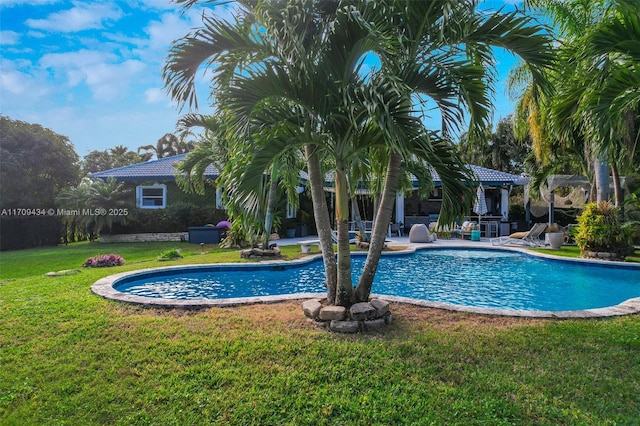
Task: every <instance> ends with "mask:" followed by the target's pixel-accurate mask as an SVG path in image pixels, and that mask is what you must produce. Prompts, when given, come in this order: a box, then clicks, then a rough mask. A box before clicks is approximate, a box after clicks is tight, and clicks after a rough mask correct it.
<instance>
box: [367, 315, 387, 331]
mask: <svg viewBox="0 0 640 426" xmlns="http://www.w3.org/2000/svg"><path fill="white" fill-rule="evenodd" d="M385 325H387V323H386V322H385V320H384V318H376V319H371V320H366V321H364V329H365V330H367V331H372V330H378V329H380V328H382V327H384V326H385Z"/></svg>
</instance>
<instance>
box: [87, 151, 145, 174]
mask: <svg viewBox="0 0 640 426" xmlns="http://www.w3.org/2000/svg"><path fill="white" fill-rule="evenodd" d="M151 156H152V155H151V154H143V155H140V154H138V153H136V152H134V151H129V148H127V147H126V146H123V145H118V146H116V147H115V148H109V149H105V150H104V151H98V150H93V151H91V152H89V153H88V154H87V155H85V157H84V159H83V161H82V170H83V171H84V173H85V174H88V173H96V172H102V171H105V170H109V169H115V168H116V167H123V166H129V165H132V164H138V163H143V162H145V161H148V160H150V159H151Z"/></svg>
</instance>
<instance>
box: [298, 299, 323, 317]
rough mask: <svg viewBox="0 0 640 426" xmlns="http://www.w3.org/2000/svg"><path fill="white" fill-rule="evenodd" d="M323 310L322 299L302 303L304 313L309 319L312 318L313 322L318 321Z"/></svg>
mask: <svg viewBox="0 0 640 426" xmlns="http://www.w3.org/2000/svg"><path fill="white" fill-rule="evenodd" d="M321 309H322V304H321V303H320V299H311V300H307V301H305V302H304V303H302V311H303V312H304V314H305V315H306V316H307V318H311V319H313V320H317V319H318V317H319V316H320V310H321Z"/></svg>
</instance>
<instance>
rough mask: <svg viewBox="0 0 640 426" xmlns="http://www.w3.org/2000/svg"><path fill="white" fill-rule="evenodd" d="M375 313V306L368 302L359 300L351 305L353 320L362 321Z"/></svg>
mask: <svg viewBox="0 0 640 426" xmlns="http://www.w3.org/2000/svg"><path fill="white" fill-rule="evenodd" d="M375 313H376V308H374V307H373V306H371V304H370V303H367V302H360V303H356V304H355V305H353V306H351V319H352V320H354V321H363V320H366V319H369V318H373V316H374V315H375Z"/></svg>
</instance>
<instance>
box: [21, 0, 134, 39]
mask: <svg viewBox="0 0 640 426" xmlns="http://www.w3.org/2000/svg"><path fill="white" fill-rule="evenodd" d="M121 17H122V10H121V9H120V8H119V7H118V6H117V5H116V4H113V3H85V2H75V3H74V6H73V7H72V8H71V9H67V10H63V11H61V12H55V13H52V14H50V15H49V16H48V17H47V18H46V19H27V20H26V22H25V23H26V24H27V26H29V27H31V28H34V29H39V30H45V31H60V32H77V31H82V30H87V29H101V28H104V22H106V21H117V20H118V19H120V18H121Z"/></svg>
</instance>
